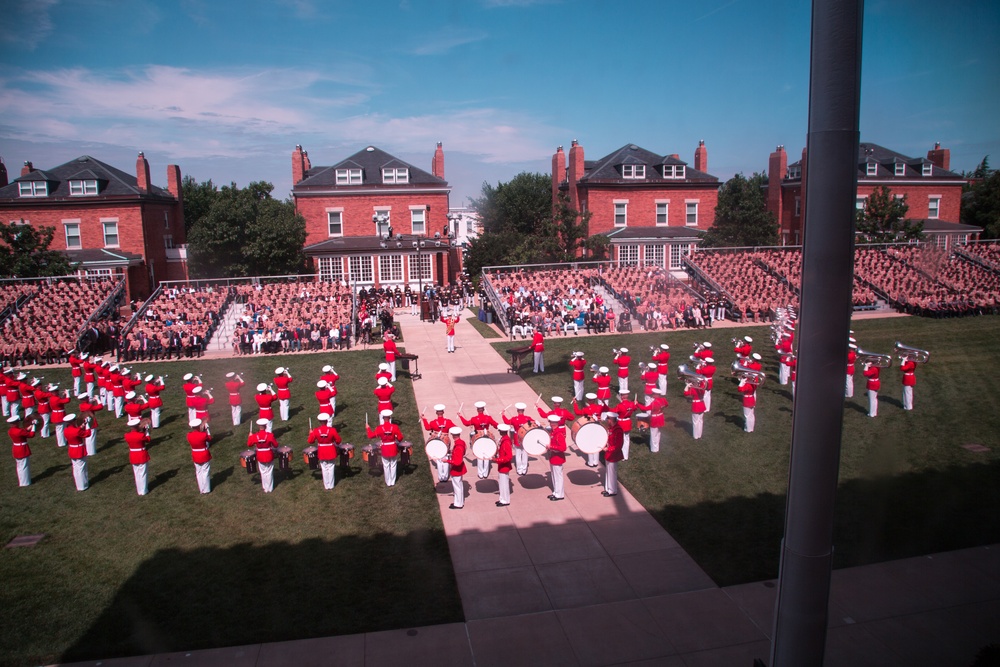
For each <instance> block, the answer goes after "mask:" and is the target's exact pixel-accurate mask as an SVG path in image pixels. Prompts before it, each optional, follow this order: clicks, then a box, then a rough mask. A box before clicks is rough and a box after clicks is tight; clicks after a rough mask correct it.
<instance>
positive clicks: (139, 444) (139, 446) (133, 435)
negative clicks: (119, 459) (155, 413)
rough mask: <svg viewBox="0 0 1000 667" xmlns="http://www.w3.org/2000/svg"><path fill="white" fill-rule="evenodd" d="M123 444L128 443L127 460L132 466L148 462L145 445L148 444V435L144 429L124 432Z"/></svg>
mask: <svg viewBox="0 0 1000 667" xmlns="http://www.w3.org/2000/svg"><path fill="white" fill-rule="evenodd" d="M125 444H126V445H128V461H129V463H131V464H132V465H134V466H137V465H142V464H143V463H149V452H148V451H146V445H148V444H149V436H148V435H146V433H145V432H144V431H127V432H126V433H125Z"/></svg>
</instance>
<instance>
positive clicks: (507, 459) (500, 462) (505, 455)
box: [493, 435, 514, 473]
mask: <svg viewBox="0 0 1000 667" xmlns="http://www.w3.org/2000/svg"><path fill="white" fill-rule="evenodd" d="M513 460H514V445H513V443H511V441H510V436H507V435H505V436H503V437H502V438H500V444H499V445H498V446H497V455H496V456H495V457H493V462H494V463H496V464H497V472H501V473H509V472H510V470H511V468H513V467H514V466H513V465H512V464H511V461H513Z"/></svg>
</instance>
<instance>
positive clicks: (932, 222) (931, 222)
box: [914, 218, 983, 234]
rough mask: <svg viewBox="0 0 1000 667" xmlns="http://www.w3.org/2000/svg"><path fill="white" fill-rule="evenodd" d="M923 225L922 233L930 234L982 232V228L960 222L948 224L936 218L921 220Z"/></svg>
mask: <svg viewBox="0 0 1000 667" xmlns="http://www.w3.org/2000/svg"><path fill="white" fill-rule="evenodd" d="M914 222H916V221H914ZM923 223H924V231H925V232H929V233H931V234H948V233H950V234H976V233H978V232H982V231H983V228H982V227H976V226H975V225H966V224H963V223H961V222H948V221H947V220H941V219H938V218H928V219H925V220H923Z"/></svg>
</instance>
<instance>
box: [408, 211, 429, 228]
mask: <svg viewBox="0 0 1000 667" xmlns="http://www.w3.org/2000/svg"><path fill="white" fill-rule="evenodd" d="M410 228H411V231H410V233H411V234H426V233H427V207H426V206H411V207H410Z"/></svg>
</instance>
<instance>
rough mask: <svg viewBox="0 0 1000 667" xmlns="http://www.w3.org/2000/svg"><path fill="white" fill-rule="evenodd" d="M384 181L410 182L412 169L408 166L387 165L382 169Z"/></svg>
mask: <svg viewBox="0 0 1000 667" xmlns="http://www.w3.org/2000/svg"><path fill="white" fill-rule="evenodd" d="M382 182H383V183H390V184H391V183H409V182H410V170H409V169H407V168H406V167H387V168H385V169H383V170H382Z"/></svg>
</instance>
